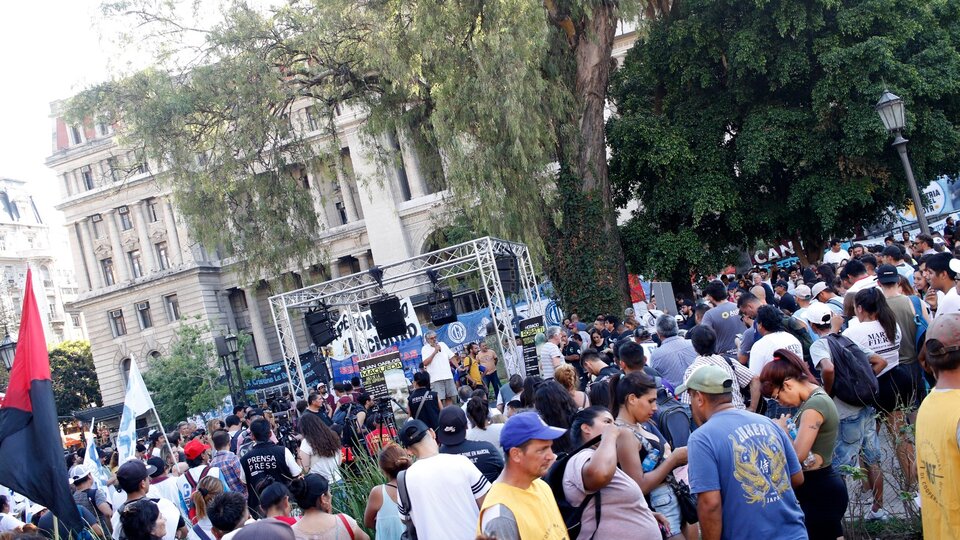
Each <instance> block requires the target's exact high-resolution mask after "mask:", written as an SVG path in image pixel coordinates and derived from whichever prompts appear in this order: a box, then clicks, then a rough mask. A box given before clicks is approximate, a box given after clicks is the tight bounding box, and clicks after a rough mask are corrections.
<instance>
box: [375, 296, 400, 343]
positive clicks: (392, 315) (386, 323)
mask: <svg viewBox="0 0 960 540" xmlns="http://www.w3.org/2000/svg"><path fill="white" fill-rule="evenodd" d="M370 315H371V316H372V317H373V326H374V327H375V328H376V329H377V335H378V336H380V339H382V340H383V339H390V338H392V337H397V336H402V335H404V334H406V333H407V322H406V321H405V320H404V319H403V309H402V308H401V307H400V299H399V298H397V297H396V296H386V297H383V298H381V299H380V300H377V301H375V302H371V303H370Z"/></svg>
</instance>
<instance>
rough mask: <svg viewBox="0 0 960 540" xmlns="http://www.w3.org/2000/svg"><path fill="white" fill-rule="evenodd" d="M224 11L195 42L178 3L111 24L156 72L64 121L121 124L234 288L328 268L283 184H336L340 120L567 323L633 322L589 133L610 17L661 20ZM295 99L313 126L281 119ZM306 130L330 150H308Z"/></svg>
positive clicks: (102, 95) (316, 5)
mask: <svg viewBox="0 0 960 540" xmlns="http://www.w3.org/2000/svg"><path fill="white" fill-rule="evenodd" d="M225 4H226V5H225V7H224V9H223V10H222V12H223V18H224V20H223V21H222V22H221V23H220V24H217V25H215V26H212V25H208V26H207V27H203V26H202V22H200V19H202V17H199V16H195V17H192V18H193V19H196V20H191V17H190V16H189V14H187V16H185V15H184V13H185V11H187V8H184V6H182V5H180V4H178V3H176V2H164V3H155V2H152V1H150V0H130V1H123V2H116V3H113V4H109V5H107V6H106V11H107V12H108V13H110V14H113V15H118V16H122V17H126V18H127V19H128V25H129V26H130V27H132V28H136V35H135V36H134V37H132V38H131V40H130V41H129V42H128V43H133V42H134V40H135V42H136V43H137V44H139V45H143V46H147V47H149V46H150V45H151V44H153V45H156V47H155V49H154V50H153V53H154V54H155V57H156V58H157V63H156V65H155V66H153V67H151V68H150V69H147V70H144V71H141V72H138V73H134V74H131V75H129V76H126V77H120V78H118V79H117V80H114V81H109V82H106V83H104V84H102V85H99V86H97V87H94V88H92V89H90V90H89V91H87V92H84V93H83V94H81V95H80V96H79V97H78V98H77V99H76V100H75V101H74V102H73V105H72V106H71V110H72V111H73V116H74V117H75V118H82V117H85V116H90V115H93V114H96V115H98V117H99V118H102V119H106V120H107V121H111V122H114V123H116V125H117V126H118V129H119V132H120V133H121V137H122V140H123V142H124V143H126V144H128V145H130V146H132V147H135V148H137V149H139V151H140V152H141V153H142V155H143V156H144V157H149V158H151V159H152V160H153V161H154V162H155V163H160V164H161V166H162V168H163V169H164V170H165V171H166V172H168V173H169V174H165V177H166V178H168V179H169V181H170V182H171V183H172V185H173V189H174V194H175V197H176V200H177V203H178V206H179V208H180V210H181V211H182V213H183V214H184V216H185V217H186V219H187V221H188V222H189V224H190V226H191V230H192V231H193V232H194V233H195V234H196V236H197V237H198V238H199V240H201V241H202V242H204V243H206V244H208V245H218V246H224V247H226V248H227V249H228V251H230V252H232V253H233V254H235V255H237V256H238V257H239V260H240V261H241V264H243V265H244V270H245V274H246V275H248V276H253V275H263V274H264V273H272V274H277V273H280V272H282V271H284V270H286V269H288V268H289V267H290V266H291V264H299V265H305V264H311V263H314V262H316V261H317V259H319V258H320V257H322V254H318V253H316V252H315V249H316V248H315V243H314V238H316V235H317V234H318V233H319V228H320V226H319V225H318V220H317V216H316V214H315V212H314V209H313V205H312V204H311V201H310V197H305V196H304V188H303V186H302V184H301V182H299V180H298V174H299V173H297V172H295V171H299V170H300V168H301V167H302V166H304V165H305V164H314V163H317V162H321V163H323V164H324V165H325V166H327V165H329V166H333V167H334V168H337V169H340V170H344V165H343V163H342V158H341V156H340V152H339V148H340V146H339V142H338V140H337V130H336V125H335V121H336V115H337V111H338V110H339V108H340V107H343V106H350V105H354V106H359V107H361V108H362V110H364V111H365V112H366V113H367V114H368V117H367V122H366V124H365V133H366V135H367V137H368V139H369V140H370V143H371V145H373V146H374V147H375V148H376V149H377V152H378V154H380V155H381V157H382V159H384V160H390V159H396V155H395V150H394V145H392V144H391V143H390V142H389V139H390V138H391V137H392V136H393V134H400V135H402V136H404V137H405V138H409V139H410V140H412V141H413V143H414V144H415V146H416V148H417V149H418V150H419V151H420V155H421V165H422V168H423V169H424V170H425V174H426V176H427V177H428V179H429V180H430V181H431V182H433V183H434V184H438V185H444V186H446V187H448V188H449V192H450V194H451V202H452V204H454V206H455V207H456V208H457V209H458V210H459V211H462V212H463V213H464V214H465V215H466V216H467V217H469V218H470V220H471V221H472V222H473V223H474V224H475V226H476V227H475V228H477V229H480V230H489V231H490V232H491V233H493V234H499V235H503V236H506V237H509V238H516V239H520V240H523V241H526V242H527V243H528V244H531V246H532V247H533V248H534V250H535V252H538V253H540V254H542V255H543V256H545V260H546V268H547V270H548V271H549V273H550V275H551V278H552V279H553V280H554V283H555V285H556V286H557V290H558V291H559V293H560V295H561V297H562V300H563V301H564V304H565V306H566V307H567V308H569V309H573V310H578V311H581V312H591V313H594V312H602V311H607V310H612V309H615V308H619V307H622V305H623V303H624V302H627V299H628V298H629V296H628V295H629V290H628V287H627V282H626V273H625V266H624V263H623V254H622V251H621V249H620V241H619V231H618V229H617V227H616V222H615V216H614V212H613V206H612V204H611V191H610V185H609V181H608V178H607V163H606V146H605V140H604V131H603V107H604V102H605V96H606V90H607V83H608V78H609V73H610V70H611V64H612V61H611V59H610V53H611V50H612V46H613V38H614V35H615V30H616V25H617V23H618V21H619V18H620V17H629V18H631V19H633V18H635V17H636V16H637V15H638V13H639V11H640V8H641V7H643V8H644V9H645V10H646V11H647V12H648V13H649V14H651V15H659V14H662V13H664V12H665V10H666V9H667V8H668V7H669V3H668V2H653V1H651V2H640V1H638V0H633V1H622V2H617V1H614V0H600V1H597V0H578V1H574V0H545V1H544V3H543V4H542V5H538V4H537V3H535V2H529V1H528V2H519V1H508V2H485V1H482V0H462V1H458V2H441V3H438V2H426V1H416V0H414V1H410V0H403V1H401V0H363V1H357V0H325V1H322V2H294V1H289V2H287V3H280V5H279V7H277V8H275V9H272V10H270V11H268V12H261V11H257V10H254V9H252V8H250V7H248V6H247V5H246V4H245V3H244V2H243V1H242V0H228V1H227V2H225ZM663 4H665V5H663ZM305 98H307V99H310V100H313V108H311V109H310V110H309V111H308V112H306V113H304V112H302V111H295V110H294V109H293V107H292V106H293V105H294V104H295V103H297V102H298V100H302V99H305ZM313 124H317V125H319V126H320V127H319V129H320V130H322V131H323V132H324V133H325V134H326V135H325V137H323V138H322V139H317V138H308V137H306V136H305V135H304V129H303V126H304V125H313ZM198 156H202V158H201V159H199V160H198ZM551 164H557V165H559V167H558V168H557V169H556V170H558V171H559V172H558V173H551V172H550V171H552V170H554V169H553V165H551ZM627 303H628V302H627Z"/></svg>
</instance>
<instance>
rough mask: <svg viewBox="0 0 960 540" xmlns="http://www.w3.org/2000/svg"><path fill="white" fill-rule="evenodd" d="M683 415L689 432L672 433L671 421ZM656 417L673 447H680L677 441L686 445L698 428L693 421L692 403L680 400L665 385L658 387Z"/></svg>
mask: <svg viewBox="0 0 960 540" xmlns="http://www.w3.org/2000/svg"><path fill="white" fill-rule="evenodd" d="M681 416H682V417H683V419H684V421H685V422H686V424H687V425H688V426H689V427H688V430H687V432H686V433H676V434H675V433H672V432H671V430H670V421H671V420H673V419H674V418H675V417H681ZM654 418H656V422H657V429H659V430H660V433H661V434H662V435H663V437H664V438H665V439H666V440H667V442H668V443H670V446H671V447H672V448H678V446H677V444H676V443H675V441H680V442H682V443H683V444H681V445H679V446H686V445H687V442H686V441H687V439H689V438H690V433H692V432H693V430H695V429H696V428H697V425H696V423H694V421H693V413H691V412H690V405H687V404H686V403H681V402H680V400H678V399H677V398H676V397H674V396H673V395H672V394H671V393H670V392H668V391H667V389H666V388H663V387H660V388H657V411H656V413H654ZM675 435H676V437H675Z"/></svg>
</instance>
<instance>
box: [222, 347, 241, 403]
mask: <svg viewBox="0 0 960 540" xmlns="http://www.w3.org/2000/svg"><path fill="white" fill-rule="evenodd" d="M223 340H224V342H225V343H224V344H225V345H226V347H227V351H228V352H229V353H230V357H231V358H233V367H234V368H235V369H236V374H237V391H238V392H237V404H238V405H246V404H247V388H246V386H245V385H244V384H243V375H242V374H241V373H240V355H239V354H237V353H238V352H240V340H239V339H237V336H236V334H229V335H227V336H225V337H224V338H223Z"/></svg>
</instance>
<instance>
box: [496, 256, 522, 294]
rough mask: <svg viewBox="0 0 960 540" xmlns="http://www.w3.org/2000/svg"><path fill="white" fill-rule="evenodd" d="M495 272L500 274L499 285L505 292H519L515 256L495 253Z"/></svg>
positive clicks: (518, 272)
mask: <svg viewBox="0 0 960 540" xmlns="http://www.w3.org/2000/svg"><path fill="white" fill-rule="evenodd" d="M495 260H496V263H497V274H498V275H499V276H500V286H501V287H503V292H504V293H505V294H511V293H513V294H516V293H519V292H520V266H519V264H517V258H516V257H514V256H512V255H497V256H496V258H495Z"/></svg>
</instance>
